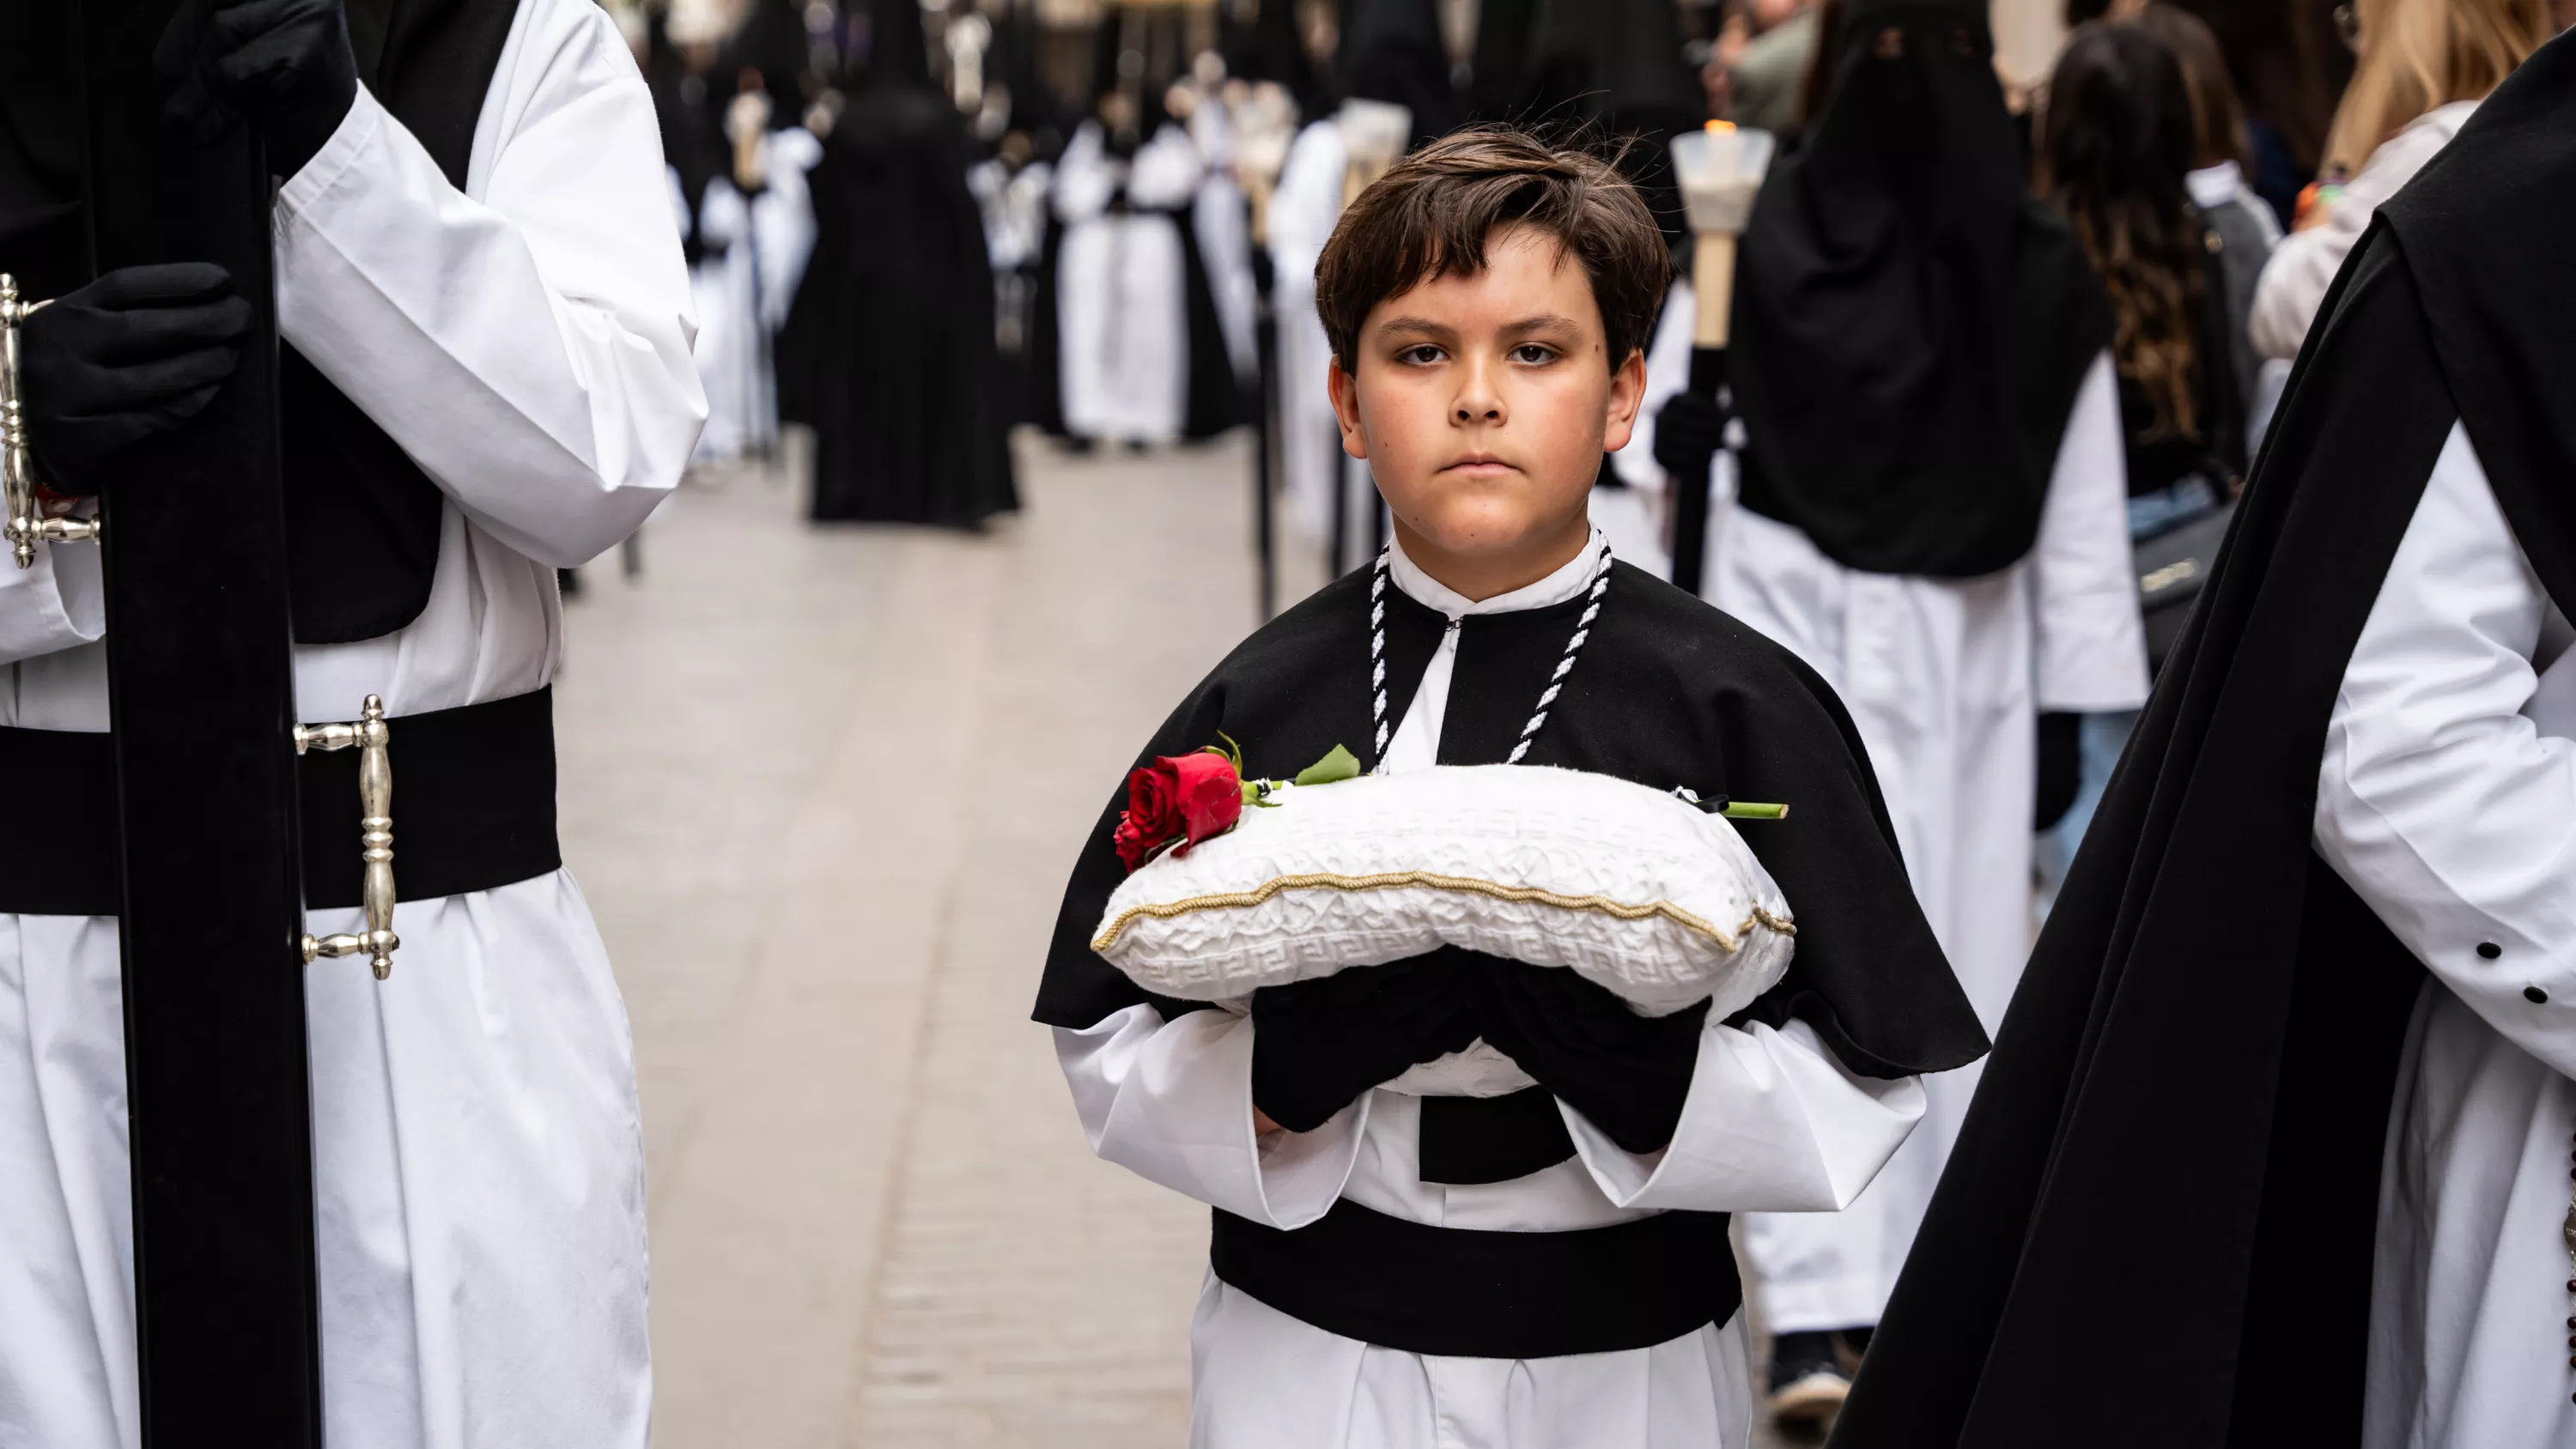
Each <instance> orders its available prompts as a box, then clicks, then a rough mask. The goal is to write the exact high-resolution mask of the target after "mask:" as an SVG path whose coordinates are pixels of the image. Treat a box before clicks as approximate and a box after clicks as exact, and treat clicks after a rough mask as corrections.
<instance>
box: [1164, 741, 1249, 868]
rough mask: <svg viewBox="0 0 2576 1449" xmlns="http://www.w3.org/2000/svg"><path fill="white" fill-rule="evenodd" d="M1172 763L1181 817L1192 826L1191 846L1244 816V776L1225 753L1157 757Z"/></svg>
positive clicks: (1220, 833)
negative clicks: (1170, 757) (1236, 770)
mask: <svg viewBox="0 0 2576 1449" xmlns="http://www.w3.org/2000/svg"><path fill="white" fill-rule="evenodd" d="M1154 763H1155V764H1156V765H1157V766H1165V765H1168V766H1170V767H1171V771H1172V777H1173V782H1174V786H1175V788H1174V792H1173V793H1174V795H1175V796H1176V797H1177V798H1178V800H1179V801H1180V807H1181V820H1182V822H1183V823H1184V824H1185V825H1187V826H1188V827H1189V837H1190V838H1189V844H1188V845H1184V846H1182V847H1181V848H1182V849H1183V850H1187V849H1189V847H1190V846H1191V845H1196V844H1198V843H1199V842H1200V841H1202V840H1206V839H1208V838H1210V837H1211V836H1217V835H1223V834H1224V833H1226V832H1227V831H1229V830H1232V829H1233V828H1234V822H1235V821H1237V820H1240V819H1242V818H1243V777H1242V776H1241V775H1239V774H1237V773H1235V768H1234V764H1233V762H1232V761H1230V760H1228V759H1227V758H1226V757H1225V756H1223V755H1220V754H1216V753H1214V752H1213V751H1208V750H1201V751H1200V752H1199V753H1197V754H1195V755H1183V756H1181V757H1180V758H1178V759H1166V760H1156V761H1155V762H1154Z"/></svg>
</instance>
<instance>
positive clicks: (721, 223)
mask: <svg viewBox="0 0 2576 1449" xmlns="http://www.w3.org/2000/svg"><path fill="white" fill-rule="evenodd" d="M756 144H757V145H758V147H759V149H760V154H761V163H762V166H763V169H764V173H765V174H766V176H767V178H768V183H769V184H768V185H767V186H766V187H764V188H762V190H761V193H760V194H759V195H758V196H755V197H752V198H750V199H749V200H745V199H744V197H743V194H742V193H741V192H740V191H739V190H737V189H735V187H734V184H733V182H732V181H731V180H730V179H729V178H727V177H722V176H719V177H717V178H716V179H714V180H713V181H710V182H708V183H707V192H706V195H705V197H703V198H702V199H701V200H700V201H699V203H698V218H697V228H698V238H699V240H700V241H702V242H704V243H705V244H706V245H707V246H708V247H709V248H710V249H711V251H712V249H714V248H717V247H721V248H723V250H721V251H713V254H712V255H709V256H707V257H706V258H705V259H703V260H702V261H700V262H699V263H698V265H697V267H696V269H695V270H694V271H693V272H692V273H691V274H690V286H691V289H692V291H693V292H694V294H695V296H696V299H697V315H698V319H699V328H698V341H697V349H696V355H697V360H698V376H699V377H700V379H701V380H702V382H703V384H704V386H705V388H706V393H707V425H706V427H705V429H704V430H702V431H701V432H700V433H699V435H698V447H697V457H698V458H699V460H700V461H704V462H721V461H723V460H725V459H729V458H736V457H740V456H741V455H743V454H744V453H747V452H752V451H755V450H759V449H764V448H769V447H772V446H774V445H775V444H776V443H777V441H778V378H777V369H776V366H775V364H774V363H773V362H772V360H771V341H770V339H772V338H774V337H776V336H777V335H778V330H779V329H780V328H781V327H783V326H785V325H786V324H787V309H788V306H789V305H790V304H791V303H793V302H794V301H795V299H796V285H797V283H798V282H800V281H802V280H803V279H804V276H805V263H806V260H807V259H808V258H809V257H811V256H812V255H813V251H814V202H813V198H812V196H811V194H810V193H809V192H808V190H807V188H806V184H805V173H806V172H807V171H809V170H811V169H812V168H813V166H814V163H815V162H817V161H820V160H822V159H823V143H822V142H820V141H818V140H816V139H815V137H814V133H813V132H811V131H808V130H806V129H805V128H804V127H802V126H790V127H788V128H786V129H784V130H780V131H772V132H770V133H768V134H767V135H765V136H763V137H761V139H760V140H759V141H758V142H757V143H756Z"/></svg>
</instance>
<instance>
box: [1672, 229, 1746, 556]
mask: <svg viewBox="0 0 2576 1449" xmlns="http://www.w3.org/2000/svg"><path fill="white" fill-rule="evenodd" d="M1701 240H1702V241H1703V242H1705V241H1706V240H1707V238H1705V237H1703V238H1701ZM1727 240H1729V241H1732V240H1734V238H1732V237H1729V238H1728V239H1727ZM1699 306H1700V312H1701V316H1702V318H1703V325H1704V319H1705V318H1706V315H1707V311H1708V302H1707V300H1706V296H1705V294H1702V297H1701V300H1700V303H1699ZM1690 390H1691V396H1693V397H1700V398H1706V399H1708V400H1709V401H1710V402H1713V403H1717V404H1719V405H1720V406H1723V405H1725V402H1726V345H1725V343H1724V342H1722V341H1721V342H1720V343H1719V344H1718V345H1717V346H1714V347H1703V346H1698V345H1694V346H1693V347H1692V348H1691V365H1690ZM1671 481H1672V489H1673V582H1674V583H1675V584H1676V585H1678V586H1680V587H1681V588H1683V589H1686V590H1688V591H1690V592H1691V593H1693V594H1698V593H1701V592H1702V585H1704V584H1705V583H1706V581H1707V578H1708V490H1709V480H1708V475H1707V474H1706V473H1702V474H1701V475H1700V476H1699V477H1697V478H1675V479H1673V480H1671Z"/></svg>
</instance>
